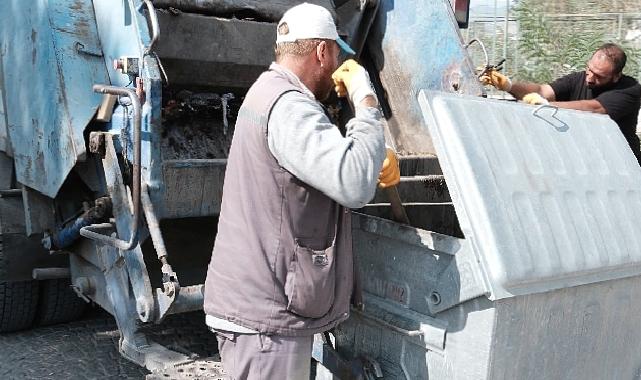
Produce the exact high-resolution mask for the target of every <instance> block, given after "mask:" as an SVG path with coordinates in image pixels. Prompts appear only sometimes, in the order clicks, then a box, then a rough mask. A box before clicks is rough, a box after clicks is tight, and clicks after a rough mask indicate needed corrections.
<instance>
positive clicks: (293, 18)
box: [276, 3, 356, 54]
mask: <svg viewBox="0 0 641 380" xmlns="http://www.w3.org/2000/svg"><path fill="white" fill-rule="evenodd" d="M284 23H286V24H287V33H285V34H280V33H278V29H281V28H280V26H281V25H283V24H284ZM313 38H320V39H327V40H334V41H336V43H337V44H338V46H339V47H340V48H341V49H342V50H343V51H344V52H346V53H348V54H356V52H355V51H354V49H352V48H351V47H350V46H349V45H348V44H347V42H345V41H343V40H342V39H341V38H340V37H339V36H338V32H337V31H336V25H335V24H334V19H333V18H332V15H331V13H329V11H328V10H327V9H326V8H324V7H321V6H320V5H314V4H310V3H302V4H299V5H297V6H295V7H292V8H290V9H288V10H287V12H285V14H284V15H283V18H281V19H280V21H279V22H278V27H277V29H276V43H277V44H279V43H282V42H294V41H298V40H308V39H313Z"/></svg>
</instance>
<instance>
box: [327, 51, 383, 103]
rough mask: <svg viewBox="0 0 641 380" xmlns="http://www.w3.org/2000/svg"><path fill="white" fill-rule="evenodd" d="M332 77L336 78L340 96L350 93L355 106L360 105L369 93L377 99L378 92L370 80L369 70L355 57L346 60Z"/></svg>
mask: <svg viewBox="0 0 641 380" xmlns="http://www.w3.org/2000/svg"><path fill="white" fill-rule="evenodd" d="M332 79H333V80H334V85H335V90H336V94H338V96H339V97H345V96H348V95H349V99H350V100H351V102H352V104H353V105H354V106H357V105H359V104H360V103H361V101H362V100H363V99H365V97H366V96H368V95H371V96H372V97H373V98H374V100H376V94H375V93H374V89H372V85H371V84H370V82H369V75H367V71H366V70H365V68H363V66H361V65H359V64H358V63H357V62H356V61H354V60H353V59H348V60H347V61H345V62H344V63H343V64H342V65H341V66H340V67H339V68H338V69H337V70H336V71H335V72H334V74H332Z"/></svg>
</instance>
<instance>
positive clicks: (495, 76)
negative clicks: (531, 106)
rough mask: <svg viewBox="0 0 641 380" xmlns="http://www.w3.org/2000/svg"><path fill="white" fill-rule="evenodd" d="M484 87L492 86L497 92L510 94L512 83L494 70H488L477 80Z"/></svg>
mask: <svg viewBox="0 0 641 380" xmlns="http://www.w3.org/2000/svg"><path fill="white" fill-rule="evenodd" d="M479 80H480V81H481V83H483V84H484V85H490V86H494V87H496V88H497V89H499V90H502V91H507V92H510V90H511V89H512V81H511V80H510V78H508V77H507V76H505V75H503V74H501V73H499V72H498V71H496V70H495V69H491V70H488V71H487V72H486V73H485V74H483V75H482V76H481V78H479Z"/></svg>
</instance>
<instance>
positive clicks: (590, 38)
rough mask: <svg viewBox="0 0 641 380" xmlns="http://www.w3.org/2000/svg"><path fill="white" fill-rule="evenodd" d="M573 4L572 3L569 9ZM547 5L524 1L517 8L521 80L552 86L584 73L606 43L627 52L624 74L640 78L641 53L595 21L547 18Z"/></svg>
mask: <svg viewBox="0 0 641 380" xmlns="http://www.w3.org/2000/svg"><path fill="white" fill-rule="evenodd" d="M569 3H573V0H568V5H570V6H571V5H573V4H569ZM545 4H546V2H541V1H539V0H520V1H519V2H518V4H517V5H516V6H515V7H514V9H513V10H514V14H515V17H516V19H517V21H518V24H519V45H518V50H519V55H520V56H521V59H519V61H520V62H522V63H521V65H520V67H519V69H518V75H516V79H517V80H523V81H531V82H535V83H549V82H551V81H552V80H554V79H555V78H558V77H560V76H563V75H565V74H569V73H571V72H573V71H579V70H583V69H584V68H585V64H586V62H587V61H588V60H589V59H590V57H591V56H592V54H593V53H594V51H595V50H596V49H597V48H598V47H599V46H600V45H601V44H603V43H605V42H614V43H617V44H619V45H620V46H621V47H623V49H624V50H625V51H626V54H627V56H628V64H627V65H626V68H625V69H624V73H626V74H628V75H631V76H634V77H636V76H637V75H638V74H639V69H640V67H639V60H638V57H640V56H641V49H635V48H634V47H632V46H630V44H629V43H627V42H626V41H625V40H618V39H616V38H612V37H611V36H612V34H613V32H612V31H611V30H607V29H606V28H607V27H604V26H603V25H599V24H598V23H596V22H594V21H590V22H582V23H581V22H573V21H559V20H556V19H554V20H552V19H550V18H546V16H545V13H544V11H545Z"/></svg>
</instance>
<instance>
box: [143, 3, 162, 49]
mask: <svg viewBox="0 0 641 380" xmlns="http://www.w3.org/2000/svg"><path fill="white" fill-rule="evenodd" d="M144 3H145V6H146V7H147V9H148V10H149V21H150V22H151V42H149V46H147V47H146V48H145V53H144V55H148V54H149V53H151V52H152V51H153V48H154V45H155V44H156V41H158V38H159V37H160V26H158V16H157V15H156V9H155V8H154V4H153V3H152V2H151V0H144Z"/></svg>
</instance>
